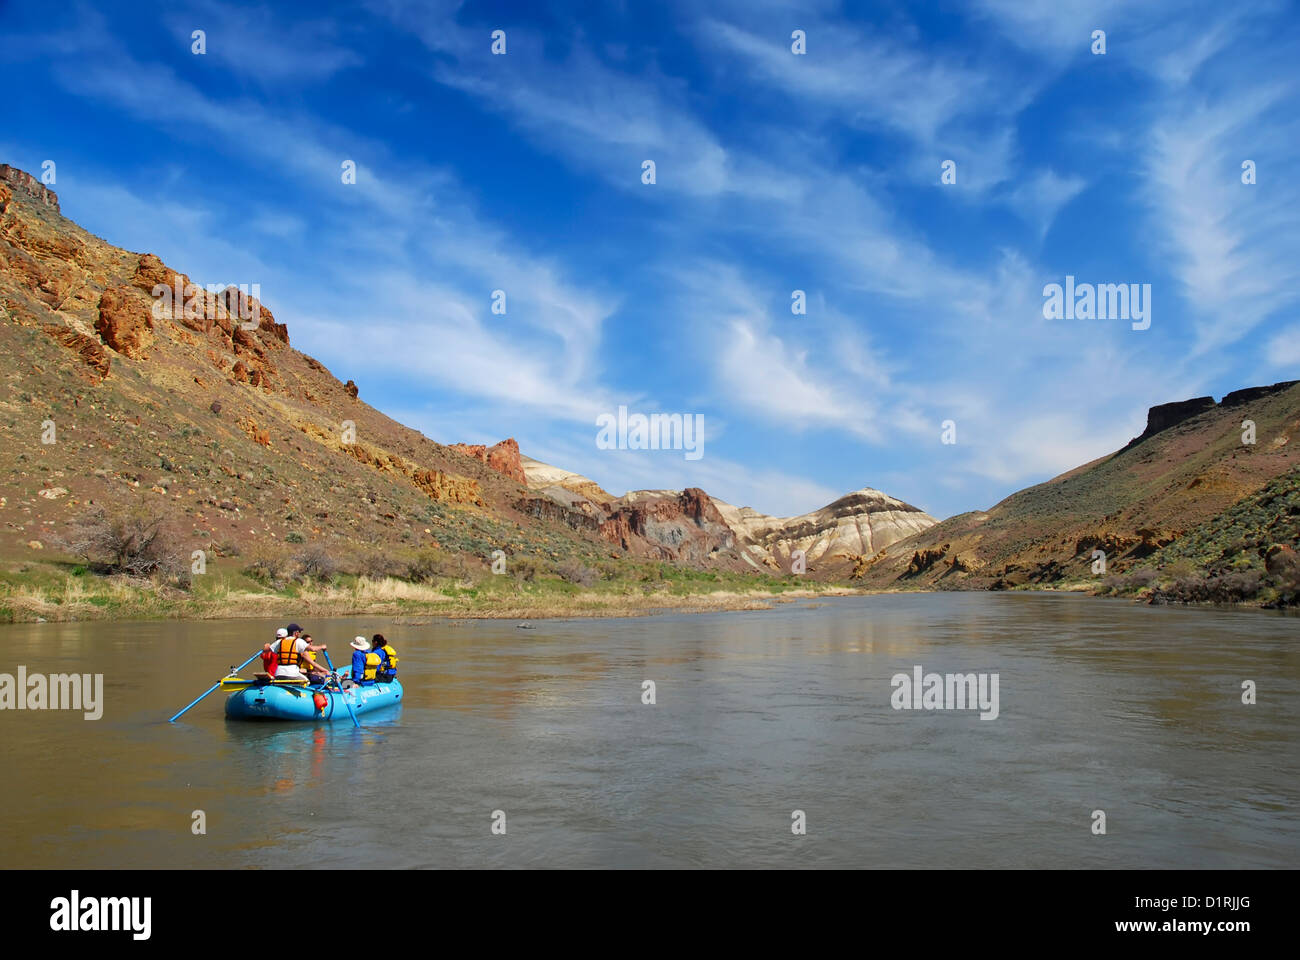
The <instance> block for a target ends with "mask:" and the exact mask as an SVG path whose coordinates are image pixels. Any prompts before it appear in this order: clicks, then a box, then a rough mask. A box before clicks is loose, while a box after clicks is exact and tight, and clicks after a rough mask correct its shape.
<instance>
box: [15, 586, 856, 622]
mask: <svg viewBox="0 0 1300 960" xmlns="http://www.w3.org/2000/svg"><path fill="white" fill-rule="evenodd" d="M859 592H861V591H858V590H853V589H849V588H844V587H826V588H820V589H818V588H811V589H799V590H787V591H783V592H780V593H774V592H771V591H768V590H753V591H744V590H735V589H731V590H721V589H714V590H706V589H704V588H703V587H701V588H700V589H699V590H697V591H694V592H681V591H680V589H678V590H675V591H674V590H670V589H669V587H668V586H667V585H656V586H655V587H654V588H653V589H648V588H646V587H644V586H638V587H632V586H626V585H625V586H623V587H622V588H614V589H603V590H602V589H572V588H570V589H567V590H548V589H539V588H536V587H531V586H520V585H517V584H515V583H513V581H511V582H502V581H491V580H489V581H486V582H484V583H479V584H474V583H471V582H468V581H452V582H443V583H441V584H438V583H411V582H409V581H405V580H399V579H395V578H392V577H378V578H374V579H371V578H365V577H362V578H358V579H355V580H351V581H348V582H346V583H342V584H314V583H309V584H306V585H303V586H301V587H299V588H297V589H296V590H294V591H293V592H292V593H289V594H286V593H277V592H273V591H270V590H268V589H265V588H260V587H256V586H248V587H241V586H233V585H231V584H230V583H228V582H226V581H220V580H217V581H209V582H207V583H205V585H204V589H203V591H202V592H198V591H195V592H193V593H187V592H184V591H181V590H176V589H174V588H170V587H166V586H161V585H158V584H155V583H152V582H150V581H148V580H140V579H130V578H125V577H114V578H101V577H91V576H67V577H64V578H62V579H60V580H56V581H54V582H47V583H23V584H13V583H0V616H2V617H3V619H5V620H12V621H24V622H31V621H36V620H49V621H83V620H125V619H132V620H135V619H191V620H208V619H241V618H265V617H284V616H306V615H311V616H316V617H332V616H352V615H365V614H380V615H389V616H399V615H426V616H435V617H448V618H450V617H455V618H462V619H485V618H500V619H511V620H518V619H530V618H538V617H630V616H644V615H646V614H651V613H655V612H659V611H666V610H672V611H679V612H690V613H706V612H711V611H722V610H764V609H770V608H771V607H772V606H773V605H775V604H778V603H787V602H790V601H792V600H801V599H806V598H809V597H827V596H846V595H852V594H856V593H859Z"/></svg>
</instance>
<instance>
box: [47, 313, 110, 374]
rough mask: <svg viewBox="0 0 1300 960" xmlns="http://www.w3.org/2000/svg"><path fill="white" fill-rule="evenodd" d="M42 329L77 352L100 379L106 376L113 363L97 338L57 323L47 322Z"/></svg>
mask: <svg viewBox="0 0 1300 960" xmlns="http://www.w3.org/2000/svg"><path fill="white" fill-rule="evenodd" d="M44 330H45V332H46V333H47V334H48V335H49V336H51V337H53V338H54V339H55V340H57V341H58V342H59V343H61V344H62V345H63V346H65V347H67V348H68V349H69V350H71V351H73V352H74V353H75V354H77V356H79V357H80V358H81V361H82V363H84V364H85V365H86V366H87V367H89V368H90V370H91V372H92V373H94V374H95V375H97V376H99V377H100V378H101V379H102V378H103V377H107V376H108V371H109V368H110V367H111V366H112V364H113V358H112V357H110V356H109V354H108V351H107V350H105V349H104V345H103V344H101V343H100V342H99V341H98V340H95V339H94V338H93V337H88V336H86V335H85V334H84V333H78V332H77V331H76V330H74V329H72V327H66V326H59V325H57V324H48V325H47V326H46V327H45V328H44Z"/></svg>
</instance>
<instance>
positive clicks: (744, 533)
mask: <svg viewBox="0 0 1300 960" xmlns="http://www.w3.org/2000/svg"><path fill="white" fill-rule="evenodd" d="M524 471H525V473H526V475H527V477H528V484H529V486H530V487H532V488H534V489H535V490H537V491H538V492H539V493H542V494H545V495H547V496H549V497H551V498H552V499H553V500H555V501H556V502H557V503H559V504H562V505H564V506H566V507H568V508H570V509H576V510H580V511H582V512H584V513H585V514H586V515H588V516H591V517H593V518H595V519H597V520H598V521H599V523H600V529H601V530H602V532H603V533H604V535H605V536H607V537H609V538H610V539H611V540H613V541H615V542H617V543H619V544H620V545H623V546H625V547H626V548H629V549H630V548H631V545H632V543H633V542H634V540H635V539H640V540H644V541H646V544H647V545H648V546H649V547H650V549H651V550H652V551H654V549H655V548H656V547H657V548H658V550H659V551H660V552H662V553H663V554H664V555H669V554H671V555H675V556H684V557H689V558H694V559H699V558H701V557H716V556H729V557H736V558H738V559H739V560H741V561H743V562H744V563H745V564H748V566H750V567H752V568H753V569H755V570H769V571H781V572H787V573H788V572H790V570H791V568H792V564H793V559H794V553H795V551H797V550H802V551H803V552H804V557H805V561H806V563H807V572H808V573H810V574H813V575H817V574H822V575H825V574H827V573H828V572H829V571H830V570H831V569H832V567H831V562H832V561H837V560H847V559H848V558H851V557H855V556H860V555H866V556H872V555H874V554H875V553H876V552H877V551H880V550H883V549H884V548H885V547H887V546H889V545H890V544H891V543H894V542H895V541H897V540H900V539H902V538H903V537H907V536H910V535H912V534H914V533H917V532H919V531H922V530H925V529H926V528H927V527H930V526H932V525H933V524H934V522H935V520H934V518H933V517H931V516H930V515H929V514H927V513H925V512H923V511H921V510H920V509H918V508H916V507H914V506H912V505H910V504H907V503H904V502H903V501H901V500H896V499H894V498H893V497H890V496H887V495H886V494H883V493H881V492H880V491H879V490H873V489H871V488H870V487H864V488H862V489H861V490H856V491H854V492H853V493H849V494H846V495H845V496H843V497H840V498H839V499H838V500H836V501H835V502H834V503H831V504H828V505H827V506H825V507H822V508H821V509H820V510H814V511H813V512H811V513H806V514H803V515H802V516H798V517H771V516H768V515H766V514H763V513H759V512H758V511H757V510H754V509H753V508H751V507H735V506H732V505H731V504H729V503H727V502H725V501H723V500H719V499H718V498H717V497H711V496H709V495H708V494H706V493H705V492H704V491H703V490H699V489H693V488H692V489H687V490H634V491H631V492H629V493H627V494H625V495H624V496H622V497H614V496H612V495H610V494H609V493H607V492H606V491H605V490H603V489H602V488H601V487H600V486H599V485H597V484H596V483H595V482H594V481H592V480H590V479H589V478H587V477H584V476H582V475H581V474H577V473H573V472H571V471H568V470H563V469H561V468H559V467H553V466H551V465H549V464H545V463H541V462H539V461H537V460H530V459H529V458H527V457H525V458H524Z"/></svg>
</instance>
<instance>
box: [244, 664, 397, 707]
mask: <svg viewBox="0 0 1300 960" xmlns="http://www.w3.org/2000/svg"><path fill="white" fill-rule="evenodd" d="M342 673H343V675H344V676H346V675H347V673H348V671H347V670H346V669H345V670H344V671H342ZM344 697H346V698H347V700H348V703H351V704H352V709H353V710H354V711H356V713H357V715H358V716H360V715H361V714H363V713H371V712H373V711H375V710H380V709H382V708H384V707H393V706H396V705H397V704H399V703H401V701H402V681H400V680H393V681H392V682H391V683H376V684H374V685H373V686H367V687H352V688H350V689H348V690H346V691H340V690H338V689H337V688H334V689H329V688H326V687H323V686H310V685H308V684H305V683H284V682H279V681H274V680H272V681H244V682H241V685H240V687H239V688H238V689H236V690H235V691H234V692H233V693H232V694H231V695H230V696H229V697H227V698H226V716H227V717H231V718H233V719H236V720H349V719H351V717H350V716H349V714H348V708H347V705H346V704H345V703H344V702H343V699H344Z"/></svg>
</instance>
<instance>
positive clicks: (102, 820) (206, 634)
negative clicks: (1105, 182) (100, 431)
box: [0, 594, 1300, 867]
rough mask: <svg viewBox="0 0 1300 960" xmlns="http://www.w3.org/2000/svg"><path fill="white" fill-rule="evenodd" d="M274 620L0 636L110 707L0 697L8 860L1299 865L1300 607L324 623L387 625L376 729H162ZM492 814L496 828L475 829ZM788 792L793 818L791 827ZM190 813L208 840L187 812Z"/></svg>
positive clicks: (880, 601) (340, 645)
mask: <svg viewBox="0 0 1300 960" xmlns="http://www.w3.org/2000/svg"><path fill="white" fill-rule="evenodd" d="M298 619H299V620H303V618H301V617H300V618H298ZM277 625H278V624H272V623H266V622H222V623H192V624H175V623H158V624H153V623H150V624H86V625H70V624H34V625H14V626H7V627H3V628H0V638H3V641H4V642H3V647H2V649H3V650H4V654H3V659H2V660H0V671H2V672H9V673H13V672H15V670H16V668H17V666H18V665H19V664H25V665H26V666H27V668H28V669H29V671H34V672H35V671H39V672H43V673H62V672H69V671H77V672H83V673H84V672H91V673H103V674H105V682H104V690H105V694H104V696H105V710H104V717H103V719H101V720H99V721H93V722H88V721H85V720H82V719H81V714H80V713H60V712H34V711H33V712H29V711H13V712H11V711H5V712H4V713H0V723H3V724H4V725H5V731H4V732H5V744H6V770H5V776H4V777H3V779H0V809H3V811H4V816H3V820H2V822H0V850H3V853H2V854H0V864H3V865H4V866H9V867H13V866H50V867H55V866H59V867H62V866H88V867H137V866H144V867H159V866H254V867H293V866H315V867H328V866H335V865H354V866H371V865H373V866H387V867H431V866H441V867H455V866H561V867H562V866H650V867H659V866H864V867H881V866H883V867H890V866H897V867H908V866H927V867H940V866H959V867H985V866H992V867H1020V866H1068V867H1098V866H1104V867H1117V866H1135V867H1147V866H1150V867H1165V866H1191V867H1234V866H1291V865H1294V864H1295V862H1296V860H1297V854H1300V823H1298V822H1297V817H1296V814H1295V813H1294V810H1295V800H1296V792H1297V786H1298V774H1300V759H1298V757H1300V753H1298V751H1297V749H1296V746H1297V734H1300V706H1298V705H1300V700H1298V699H1297V696H1296V694H1297V693H1300V661H1298V658H1297V652H1296V638H1297V636H1298V635H1300V629H1297V628H1298V627H1300V620H1297V619H1295V618H1293V617H1283V616H1278V615H1270V614H1266V613H1260V612H1251V611H1218V610H1181V609H1159V608H1149V607H1144V606H1135V605H1132V604H1129V603H1126V602H1111V601H1102V600H1095V599H1088V598H1082V597H1075V596H1056V595H1039V596H1034V595H1023V594H1016V595H998V594H954V595H932V596H884V597H862V598H847V599H843V600H834V601H822V602H818V603H816V604H807V605H803V606H788V607H784V608H781V609H779V610H775V611H770V612H755V613H727V614H712V615H706V616H677V615H674V616H662V617H649V618H637V619H631V620H613V621H555V622H548V621H540V622H537V623H536V624H535V627H536V628H535V629H533V630H518V629H516V627H515V624H514V623H512V622H511V623H502V622H496V621H486V622H482V621H480V622H456V623H451V622H434V623H430V624H423V625H419V626H403V625H400V624H392V623H389V622H380V621H378V620H374V619H349V620H336V621H321V622H316V623H307V624H306V625H307V626H308V628H309V629H310V630H311V631H312V632H313V634H314V635H315V636H316V637H317V638H318V639H320V640H324V641H326V642H328V643H330V644H331V646H332V647H334V648H335V649H338V650H343V649H345V648H346V643H347V640H348V639H349V638H350V637H352V636H354V635H356V634H358V633H360V634H369V633H372V632H375V631H377V630H382V632H384V633H385V634H387V635H388V636H389V637H390V638H391V639H392V640H393V642H394V644H395V645H396V647H397V649H398V650H399V651H401V656H402V679H403V684H404V687H405V690H406V694H405V698H404V702H403V705H402V706H400V707H396V708H394V709H392V710H388V711H384V712H381V713H377V714H367V715H365V716H363V717H362V718H361V720H362V728H361V729H360V730H357V729H356V728H354V727H353V726H352V724H351V723H350V722H348V721H346V719H345V720H343V721H341V722H337V723H333V724H329V725H311V724H289V723H275V722H263V723H256V722H237V721H227V720H226V719H225V717H224V714H223V711H222V697H223V694H221V693H220V692H218V693H215V694H213V695H212V696H211V697H209V698H208V699H207V700H205V701H204V702H203V703H201V704H200V705H199V706H197V707H195V708H194V709H193V710H192V711H191V712H190V713H189V714H187V715H186V716H185V717H184V718H183V719H182V721H181V722H180V723H177V724H174V725H173V724H168V723H166V722H165V720H166V717H168V716H170V715H171V714H172V713H174V712H175V711H176V709H178V707H179V706H181V705H183V704H185V703H187V702H188V701H189V700H190V699H192V698H193V697H194V696H196V695H197V694H198V693H199V692H201V691H202V690H203V689H205V688H206V687H207V686H208V685H209V684H211V683H212V682H213V681H214V680H215V679H216V678H217V677H219V676H221V675H222V674H223V673H225V672H226V670H227V669H228V668H229V667H230V666H231V665H232V664H237V663H239V662H240V661H242V660H243V659H244V658H245V657H247V656H248V655H249V654H250V653H251V652H252V651H253V650H254V649H255V648H256V647H257V646H259V645H260V643H261V641H262V639H263V638H265V637H267V636H269V635H270V631H271V630H272V629H273V628H274V627H275V626H277ZM917 664H919V665H922V666H923V667H924V669H925V670H926V671H935V672H940V673H948V672H963V673H964V672H995V673H998V674H999V676H1000V693H1001V704H1000V716H999V717H998V719H997V720H995V721H991V722H982V721H980V720H979V719H978V717H977V715H976V714H975V713H967V712H955V711H894V710H892V709H890V706H889V696H890V693H891V686H890V678H891V676H893V675H894V674H895V673H899V672H904V673H910V672H911V670H912V667H913V666H914V665H917ZM644 680H653V681H654V682H655V684H656V694H657V702H656V703H655V704H654V705H652V706H649V705H644V704H642V702H641V695H642V682H643V681H644ZM1243 680H1254V681H1255V682H1256V683H1257V685H1258V689H1259V702H1258V703H1257V704H1256V705H1254V706H1244V705H1243V704H1242V703H1241V696H1240V691H1241V682H1242V681H1243ZM498 809H500V810H503V811H505V813H506V816H507V825H508V833H507V835H506V836H504V837H499V836H493V835H492V834H491V833H490V830H489V827H490V825H491V815H492V811H493V810H498ZM796 809H800V810H804V811H805V812H806V814H807V820H808V835H807V836H803V837H795V836H793V835H792V834H791V832H790V816H791V811H793V810H796ZM1096 809H1103V810H1105V811H1106V814H1107V831H1108V832H1107V835H1106V836H1104V837H1095V836H1093V835H1092V834H1091V832H1090V829H1089V827H1090V825H1091V813H1092V811H1093V810H1096ZM195 810H203V811H204V812H205V814H206V817H207V834H206V835H202V836H195V835H194V834H192V833H191V831H190V825H191V822H192V818H191V815H192V813H193V811H195Z"/></svg>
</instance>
